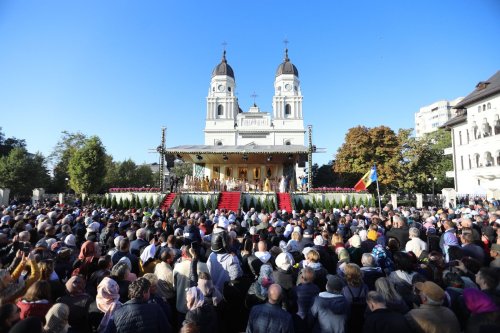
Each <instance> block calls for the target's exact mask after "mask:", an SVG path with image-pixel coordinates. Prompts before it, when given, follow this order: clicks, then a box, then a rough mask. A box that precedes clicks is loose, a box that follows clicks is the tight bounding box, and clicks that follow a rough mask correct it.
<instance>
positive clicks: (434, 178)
mask: <svg viewBox="0 0 500 333" xmlns="http://www.w3.org/2000/svg"><path fill="white" fill-rule="evenodd" d="M428 180H429V181H430V182H432V203H434V202H435V200H434V183H435V182H436V180H437V178H436V177H432V178H429V179H428Z"/></svg>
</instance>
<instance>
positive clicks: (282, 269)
mask: <svg viewBox="0 0 500 333" xmlns="http://www.w3.org/2000/svg"><path fill="white" fill-rule="evenodd" d="M275 263H276V269H275V270H274V271H273V279H274V281H275V283H277V284H279V285H280V286H281V288H282V291H283V292H282V294H281V295H282V298H283V299H282V301H283V304H284V305H285V308H286V310H288V311H291V312H292V311H293V309H292V302H291V291H292V288H293V287H295V281H297V275H298V274H297V271H296V270H295V269H294V268H293V265H294V264H295V262H294V260H293V257H292V255H291V254H290V253H288V252H282V253H280V254H278V256H277V257H276V260H275Z"/></svg>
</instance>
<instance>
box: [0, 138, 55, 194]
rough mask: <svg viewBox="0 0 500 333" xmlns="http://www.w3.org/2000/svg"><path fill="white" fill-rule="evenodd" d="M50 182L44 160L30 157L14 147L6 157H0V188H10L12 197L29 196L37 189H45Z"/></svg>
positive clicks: (39, 155) (20, 148) (39, 156)
mask: <svg viewBox="0 0 500 333" xmlns="http://www.w3.org/2000/svg"><path fill="white" fill-rule="evenodd" d="M49 181H50V177H49V175H48V170H47V167H46V162H45V158H44V157H43V156H42V155H41V154H36V155H31V154H29V153H28V152H27V151H26V149H24V148H22V147H16V148H13V149H12V150H10V152H9V154H8V155H7V156H2V157H0V187H7V188H10V191H11V194H12V196H30V195H31V193H32V190H33V189H34V188H37V187H46V186H47V185H48V183H49Z"/></svg>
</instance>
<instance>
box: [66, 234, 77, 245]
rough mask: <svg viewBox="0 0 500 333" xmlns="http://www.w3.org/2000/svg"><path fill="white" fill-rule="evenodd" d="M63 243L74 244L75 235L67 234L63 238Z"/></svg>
mask: <svg viewBox="0 0 500 333" xmlns="http://www.w3.org/2000/svg"><path fill="white" fill-rule="evenodd" d="M64 244H66V245H68V246H76V237H75V235H68V236H66V238H64Z"/></svg>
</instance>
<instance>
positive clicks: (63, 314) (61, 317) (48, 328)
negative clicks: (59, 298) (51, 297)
mask: <svg viewBox="0 0 500 333" xmlns="http://www.w3.org/2000/svg"><path fill="white" fill-rule="evenodd" d="M68 318H69V307H68V306H67V305H66V304H64V303H56V304H54V305H52V307H51V308H50V309H49V311H48V312H47V314H46V315H45V326H44V327H43V330H44V331H45V332H46V333H66V332H67V331H68Z"/></svg>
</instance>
